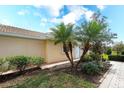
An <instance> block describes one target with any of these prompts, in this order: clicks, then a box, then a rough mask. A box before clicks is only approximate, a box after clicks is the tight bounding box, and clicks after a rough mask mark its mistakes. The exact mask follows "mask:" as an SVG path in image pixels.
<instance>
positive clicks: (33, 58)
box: [30, 56, 44, 67]
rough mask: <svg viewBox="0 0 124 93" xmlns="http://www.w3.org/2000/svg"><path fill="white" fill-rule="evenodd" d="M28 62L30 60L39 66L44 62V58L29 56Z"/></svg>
mask: <svg viewBox="0 0 124 93" xmlns="http://www.w3.org/2000/svg"><path fill="white" fill-rule="evenodd" d="M30 62H31V64H33V65H36V66H37V67H39V66H40V65H41V64H42V63H43V62H44V59H43V58H42V57H36V56H34V57H30Z"/></svg>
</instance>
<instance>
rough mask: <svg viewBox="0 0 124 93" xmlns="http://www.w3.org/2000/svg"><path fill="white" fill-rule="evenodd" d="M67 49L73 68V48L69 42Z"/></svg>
mask: <svg viewBox="0 0 124 93" xmlns="http://www.w3.org/2000/svg"><path fill="white" fill-rule="evenodd" d="M69 49H70V55H71V60H72V64H73V66H74V62H73V50H72V49H73V47H72V43H71V42H69Z"/></svg>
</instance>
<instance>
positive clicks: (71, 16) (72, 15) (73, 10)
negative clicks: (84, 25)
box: [62, 6, 94, 24]
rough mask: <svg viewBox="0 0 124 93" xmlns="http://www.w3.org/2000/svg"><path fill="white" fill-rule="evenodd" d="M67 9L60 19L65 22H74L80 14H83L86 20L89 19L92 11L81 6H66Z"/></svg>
mask: <svg viewBox="0 0 124 93" xmlns="http://www.w3.org/2000/svg"><path fill="white" fill-rule="evenodd" d="M68 9H69V10H70V12H69V13H68V14H67V15H65V16H63V19H62V20H63V22H64V23H65V24H68V23H76V21H78V20H80V19H81V17H82V16H85V18H86V20H91V16H92V15H93V13H94V12H93V11H91V10H88V9H87V8H84V7H82V6H68Z"/></svg>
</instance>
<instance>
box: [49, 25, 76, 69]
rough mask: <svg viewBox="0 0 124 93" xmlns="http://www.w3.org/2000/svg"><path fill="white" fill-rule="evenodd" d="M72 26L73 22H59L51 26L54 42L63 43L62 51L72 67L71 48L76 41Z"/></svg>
mask: <svg viewBox="0 0 124 93" xmlns="http://www.w3.org/2000/svg"><path fill="white" fill-rule="evenodd" d="M73 26H74V25H73V24H67V25H65V24H64V23H60V24H58V25H57V26H56V27H55V28H51V30H52V31H53V32H52V35H53V37H54V39H53V40H54V41H55V44H59V43H62V44H63V51H64V53H65V55H66V57H67V58H68V60H69V61H70V63H71V66H72V68H73V67H74V63H73V54H72V53H73V50H72V48H73V44H74V43H76V40H75V39H74V38H75V35H74V32H73Z"/></svg>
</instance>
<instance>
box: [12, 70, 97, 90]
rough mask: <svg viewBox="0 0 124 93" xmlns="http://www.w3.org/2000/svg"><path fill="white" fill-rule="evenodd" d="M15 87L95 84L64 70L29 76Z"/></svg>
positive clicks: (56, 86) (68, 86)
mask: <svg viewBox="0 0 124 93" xmlns="http://www.w3.org/2000/svg"><path fill="white" fill-rule="evenodd" d="M10 87H16V88H94V87H96V86H95V84H93V83H91V82H90V81H86V80H84V79H83V78H80V77H78V76H74V75H71V74H67V73H65V72H55V73H45V72H41V73H39V74H37V75H34V76H32V77H29V78H27V79H25V80H23V81H22V82H19V83H17V84H16V85H14V86H10Z"/></svg>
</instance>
